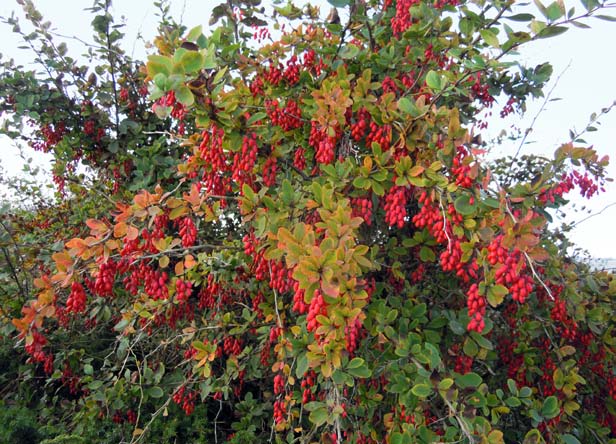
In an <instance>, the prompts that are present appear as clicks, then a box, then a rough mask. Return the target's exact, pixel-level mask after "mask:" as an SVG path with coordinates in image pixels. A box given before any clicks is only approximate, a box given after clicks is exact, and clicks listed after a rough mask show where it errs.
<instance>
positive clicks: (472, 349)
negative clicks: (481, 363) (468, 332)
mask: <svg viewBox="0 0 616 444" xmlns="http://www.w3.org/2000/svg"><path fill="white" fill-rule="evenodd" d="M462 351H463V352H464V354H465V355H466V356H470V357H473V356H477V353H479V347H477V343H476V342H475V341H473V340H472V339H471V338H466V340H465V341H464V345H463V346H462Z"/></svg>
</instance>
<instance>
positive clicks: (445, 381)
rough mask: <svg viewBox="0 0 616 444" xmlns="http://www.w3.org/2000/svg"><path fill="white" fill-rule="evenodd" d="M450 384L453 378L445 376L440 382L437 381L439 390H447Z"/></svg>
mask: <svg viewBox="0 0 616 444" xmlns="http://www.w3.org/2000/svg"><path fill="white" fill-rule="evenodd" d="M452 385H453V379H451V378H445V379H443V380H442V381H441V382H439V383H438V389H439V390H447V389H449V387H451V386H452Z"/></svg>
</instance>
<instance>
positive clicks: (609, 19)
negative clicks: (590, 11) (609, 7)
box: [593, 14, 616, 22]
mask: <svg viewBox="0 0 616 444" xmlns="http://www.w3.org/2000/svg"><path fill="white" fill-rule="evenodd" d="M593 17H595V18H598V19H600V20H605V21H606V22H616V17H612V16H611V15H603V14H599V15H594V16H593Z"/></svg>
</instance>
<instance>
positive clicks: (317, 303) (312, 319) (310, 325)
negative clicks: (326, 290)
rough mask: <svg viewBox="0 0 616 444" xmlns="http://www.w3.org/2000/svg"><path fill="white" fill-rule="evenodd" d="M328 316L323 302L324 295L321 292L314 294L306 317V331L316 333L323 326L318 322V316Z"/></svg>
mask: <svg viewBox="0 0 616 444" xmlns="http://www.w3.org/2000/svg"><path fill="white" fill-rule="evenodd" d="M319 315H323V316H327V307H326V306H325V301H324V300H323V295H322V294H321V292H320V291H319V290H317V291H315V292H314V296H313V297H312V300H311V301H310V305H309V307H308V316H306V329H307V330H308V331H316V330H317V328H319V326H320V325H321V324H319V321H318V320H317V316H319Z"/></svg>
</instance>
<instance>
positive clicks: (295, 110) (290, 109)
mask: <svg viewBox="0 0 616 444" xmlns="http://www.w3.org/2000/svg"><path fill="white" fill-rule="evenodd" d="M265 110H266V111H267V115H268V116H269V118H270V119H271V121H272V125H276V126H279V127H280V128H282V129H283V130H284V131H291V130H294V129H297V128H301V126H302V125H303V123H302V111H301V109H300V108H299V105H298V104H297V102H296V101H294V100H291V99H289V100H288V101H287V104H286V105H285V107H284V108H283V109H280V107H279V104H278V100H275V99H274V100H269V101H267V102H266V103H265Z"/></svg>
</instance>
